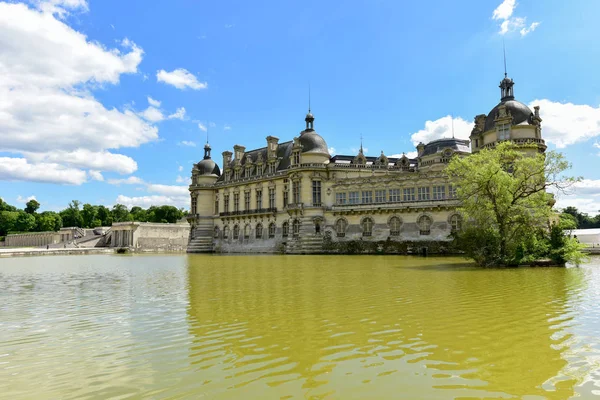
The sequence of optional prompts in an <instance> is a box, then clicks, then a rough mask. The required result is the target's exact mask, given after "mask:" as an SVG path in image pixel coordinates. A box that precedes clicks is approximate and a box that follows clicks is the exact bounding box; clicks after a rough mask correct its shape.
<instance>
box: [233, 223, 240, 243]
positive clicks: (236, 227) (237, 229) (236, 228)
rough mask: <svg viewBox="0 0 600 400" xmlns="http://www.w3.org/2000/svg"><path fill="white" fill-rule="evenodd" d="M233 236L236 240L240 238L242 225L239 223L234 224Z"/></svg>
mask: <svg viewBox="0 0 600 400" xmlns="http://www.w3.org/2000/svg"><path fill="white" fill-rule="evenodd" d="M233 238H234V239H236V240H237V239H239V238H240V226H239V225H237V224H236V225H234V226H233Z"/></svg>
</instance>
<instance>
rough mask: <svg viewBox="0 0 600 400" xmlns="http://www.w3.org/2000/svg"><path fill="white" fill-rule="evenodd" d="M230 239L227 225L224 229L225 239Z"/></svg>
mask: <svg viewBox="0 0 600 400" xmlns="http://www.w3.org/2000/svg"><path fill="white" fill-rule="evenodd" d="M228 237H229V226H228V225H225V226H224V227H223V239H227V238H228Z"/></svg>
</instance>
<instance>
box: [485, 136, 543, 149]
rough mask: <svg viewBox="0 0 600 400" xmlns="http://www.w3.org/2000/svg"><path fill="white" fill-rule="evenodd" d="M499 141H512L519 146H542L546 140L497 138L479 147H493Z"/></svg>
mask: <svg viewBox="0 0 600 400" xmlns="http://www.w3.org/2000/svg"><path fill="white" fill-rule="evenodd" d="M499 142H512V143H514V144H516V145H519V146H523V145H528V144H541V145H543V146H546V142H545V141H544V139H537V138H518V139H509V140H497V141H495V142H492V143H488V144H485V145H483V146H481V148H482V149H490V148H494V147H496V144H497V143H499Z"/></svg>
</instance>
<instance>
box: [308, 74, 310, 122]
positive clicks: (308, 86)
mask: <svg viewBox="0 0 600 400" xmlns="http://www.w3.org/2000/svg"><path fill="white" fill-rule="evenodd" d="M308 113H309V114H310V81H308Z"/></svg>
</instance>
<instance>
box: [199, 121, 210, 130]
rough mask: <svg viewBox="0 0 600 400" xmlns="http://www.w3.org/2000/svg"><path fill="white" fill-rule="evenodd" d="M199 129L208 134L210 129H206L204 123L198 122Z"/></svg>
mask: <svg viewBox="0 0 600 400" xmlns="http://www.w3.org/2000/svg"><path fill="white" fill-rule="evenodd" d="M198 128H199V129H200V130H201V131H202V132H206V131H207V130H208V129H207V128H206V125H204V124H203V123H202V122H198Z"/></svg>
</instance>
